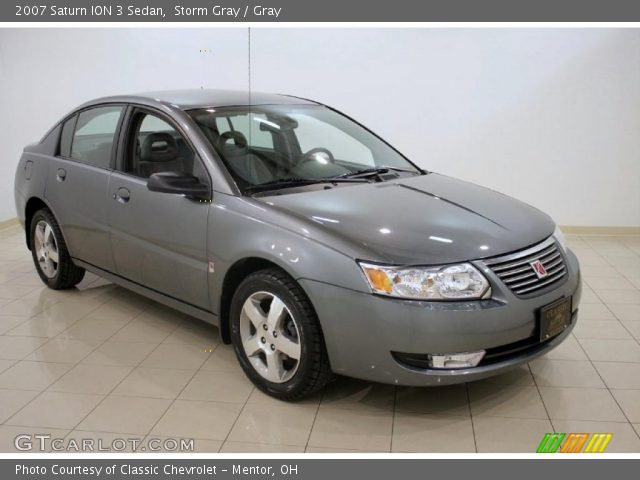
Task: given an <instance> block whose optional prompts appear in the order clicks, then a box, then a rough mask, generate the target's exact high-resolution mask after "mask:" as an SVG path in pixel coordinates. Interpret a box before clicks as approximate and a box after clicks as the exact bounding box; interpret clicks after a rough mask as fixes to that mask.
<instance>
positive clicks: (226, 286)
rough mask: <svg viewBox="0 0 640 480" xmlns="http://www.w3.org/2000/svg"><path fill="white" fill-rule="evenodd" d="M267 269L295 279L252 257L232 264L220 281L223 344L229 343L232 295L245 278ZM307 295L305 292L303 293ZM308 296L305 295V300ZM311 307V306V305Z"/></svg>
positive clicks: (274, 264)
mask: <svg viewBox="0 0 640 480" xmlns="http://www.w3.org/2000/svg"><path fill="white" fill-rule="evenodd" d="M268 268H273V269H277V270H280V271H281V272H284V273H285V274H287V275H288V276H289V277H291V278H292V279H294V280H295V279H296V277H295V276H294V275H292V274H291V272H289V271H287V269H286V268H284V267H283V266H282V265H280V264H278V263H276V262H274V261H272V260H269V259H266V258H264V257H258V256H252V257H245V258H242V259H240V260H237V261H236V262H234V263H233V264H232V265H231V266H230V267H229V269H228V270H227V271H226V272H225V275H224V280H223V281H222V289H221V294H220V304H219V306H220V308H219V310H218V311H219V314H220V315H219V319H220V320H219V321H220V323H219V327H220V338H221V339H222V341H223V342H224V343H225V344H230V343H231V335H230V323H229V322H230V318H229V312H230V309H231V300H232V299H233V294H234V293H235V291H236V290H237V288H238V286H239V285H240V283H242V281H243V280H244V279H245V278H247V276H249V275H251V274H252V273H255V272H257V271H260V270H265V269H268ZM298 285H299V286H300V289H302V291H304V288H303V287H302V285H300V284H299V283H298ZM304 293H305V295H307V292H304ZM308 297H309V296H308V295H307V298H308ZM312 306H313V304H312Z"/></svg>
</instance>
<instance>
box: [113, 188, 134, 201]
mask: <svg viewBox="0 0 640 480" xmlns="http://www.w3.org/2000/svg"><path fill="white" fill-rule="evenodd" d="M130 198H131V192H130V191H129V190H128V189H126V188H124V187H120V188H119V189H118V191H117V192H116V193H114V194H113V199H114V200H117V201H118V202H120V203H127V202H128V201H129V199H130Z"/></svg>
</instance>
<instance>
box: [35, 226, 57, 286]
mask: <svg viewBox="0 0 640 480" xmlns="http://www.w3.org/2000/svg"><path fill="white" fill-rule="evenodd" d="M34 248H35V252H36V258H37V260H38V264H39V265H40V269H41V270H42V273H44V274H45V276H46V277H47V278H53V277H55V276H56V274H57V273H58V262H59V254H58V244H57V242H56V237H55V235H54V234H53V229H52V228H51V225H49V224H48V223H47V222H46V221H45V220H40V221H39V222H38V223H37V224H36V228H35V238H34Z"/></svg>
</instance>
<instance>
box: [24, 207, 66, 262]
mask: <svg viewBox="0 0 640 480" xmlns="http://www.w3.org/2000/svg"><path fill="white" fill-rule="evenodd" d="M43 208H45V209H47V210H49V211H50V212H51V214H52V215H53V216H54V217H55V216H56V215H55V213H53V210H51V207H50V206H49V205H48V204H47V202H45V201H44V200H43V199H42V198H40V197H31V198H29V200H27V203H26V205H25V208H24V232H25V240H26V242H27V248H28V249H29V250H31V219H32V218H33V216H34V215H35V213H36V212H37V211H38V210H42V209H43ZM63 235H64V234H63Z"/></svg>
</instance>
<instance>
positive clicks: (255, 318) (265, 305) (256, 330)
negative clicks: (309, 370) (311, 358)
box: [240, 292, 302, 383]
mask: <svg viewBox="0 0 640 480" xmlns="http://www.w3.org/2000/svg"><path fill="white" fill-rule="evenodd" d="M240 336H241V339H242V346H243V348H244V352H245V354H246V356H247V358H248V359H249V362H250V363H251V365H252V366H253V368H254V369H255V370H256V372H258V373H259V374H260V375H261V376H262V377H263V378H265V379H266V380H268V381H270V382H273V383H284V382H287V381H288V380H290V379H291V378H292V377H293V376H294V375H295V373H296V371H297V369H298V365H299V363H300V356H301V354H302V350H301V346H300V336H299V333H298V326H297V324H296V320H295V318H294V317H293V315H292V314H291V311H290V310H289V309H288V308H287V306H286V305H285V304H284V302H283V301H282V300H281V299H280V298H279V297H278V296H276V295H274V294H273V293H269V292H256V293H254V294H252V295H251V296H249V298H247V300H246V301H245V302H244V304H243V306H242V311H241V313H240Z"/></svg>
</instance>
